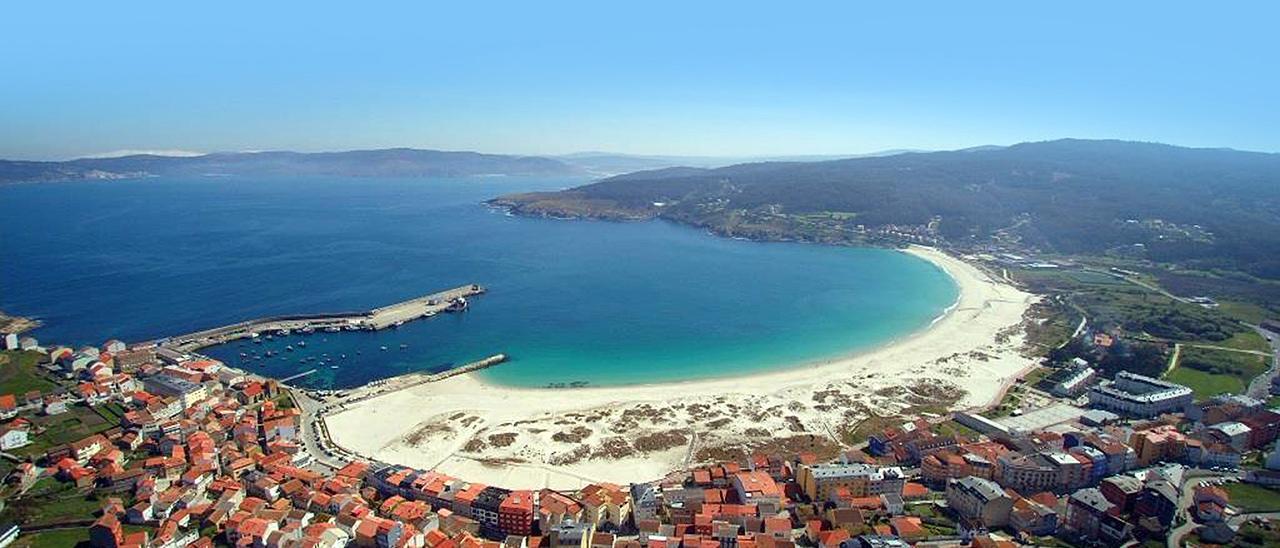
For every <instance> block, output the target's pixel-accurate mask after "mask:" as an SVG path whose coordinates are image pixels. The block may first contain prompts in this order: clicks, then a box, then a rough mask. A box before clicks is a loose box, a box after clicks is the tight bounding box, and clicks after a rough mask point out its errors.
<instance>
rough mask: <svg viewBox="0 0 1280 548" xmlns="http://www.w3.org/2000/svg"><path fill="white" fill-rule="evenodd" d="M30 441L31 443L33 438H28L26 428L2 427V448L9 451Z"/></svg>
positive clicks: (0, 446)
mask: <svg viewBox="0 0 1280 548" xmlns="http://www.w3.org/2000/svg"><path fill="white" fill-rule="evenodd" d="M28 443H31V440H30V439H28V438H27V431H26V430H25V429H22V428H8V427H0V450H3V451H9V450H11V449H17V448H19V447H22V446H24V445H26V444H28Z"/></svg>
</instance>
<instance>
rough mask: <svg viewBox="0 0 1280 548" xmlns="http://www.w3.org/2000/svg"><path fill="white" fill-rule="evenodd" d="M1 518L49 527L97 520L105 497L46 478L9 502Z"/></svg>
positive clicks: (20, 524)
mask: <svg viewBox="0 0 1280 548" xmlns="http://www.w3.org/2000/svg"><path fill="white" fill-rule="evenodd" d="M8 503H9V504H8V507H6V508H5V510H4V512H3V513H0V519H3V520H4V521H9V522H13V523H17V524H18V525H19V526H46V525H56V524H60V523H76V522H83V521H85V520H93V519H96V514H97V513H98V512H99V511H100V510H102V504H103V503H102V500H101V499H99V498H98V496H97V495H95V494H93V493H92V492H91V490H81V489H78V488H76V486H75V484H73V483H70V482H60V481H58V480H55V479H53V478H49V477H46V478H43V479H41V480H40V481H38V482H36V484H35V485H33V486H32V487H31V489H30V490H29V491H27V492H26V493H25V494H24V495H22V496H21V497H19V498H16V499H12V500H9V501H8Z"/></svg>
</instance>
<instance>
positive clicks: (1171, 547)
mask: <svg viewBox="0 0 1280 548" xmlns="http://www.w3.org/2000/svg"><path fill="white" fill-rule="evenodd" d="M1240 478H1241V474H1240V473H1239V472H1225V473H1224V472H1214V471H1212V470H1203V469H1199V468H1188V469H1186V471H1184V472H1183V473H1182V487H1181V488H1180V489H1179V490H1178V511H1177V513H1176V514H1174V522H1175V523H1176V522H1177V521H1178V519H1179V518H1181V519H1183V520H1185V522H1184V523H1183V524H1182V525H1179V526H1178V527H1175V528H1173V529H1172V530H1170V531H1169V537H1168V539H1167V541H1166V542H1167V545H1168V548H1178V547H1179V546H1182V539H1183V538H1184V537H1186V536H1187V535H1189V534H1191V532H1192V531H1194V530H1195V529H1196V527H1199V526H1200V524H1198V523H1196V522H1194V521H1192V520H1191V512H1190V510H1191V504H1192V502H1194V499H1195V491H1196V487H1197V486H1199V485H1200V484H1201V483H1202V482H1204V481H1208V480H1213V479H1234V480H1239V479H1240Z"/></svg>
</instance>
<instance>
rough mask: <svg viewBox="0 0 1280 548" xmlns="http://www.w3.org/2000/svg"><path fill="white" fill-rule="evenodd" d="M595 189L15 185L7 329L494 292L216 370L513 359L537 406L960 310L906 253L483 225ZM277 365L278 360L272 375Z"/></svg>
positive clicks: (4, 194) (357, 374) (835, 346)
mask: <svg viewBox="0 0 1280 548" xmlns="http://www.w3.org/2000/svg"><path fill="white" fill-rule="evenodd" d="M584 182H585V180H577V179H572V178H555V179H534V178H513V177H491V178H461V179H356V178H220V177H202V178H190V179H170V178H151V179H139V180H128V181H92V182H71V183H45V184H29V185H10V186H3V187H0V310H4V311H5V312H8V313H10V314H17V315H24V316H32V317H36V318H39V319H40V320H42V321H43V322H44V325H43V326H42V327H40V328H39V329H38V330H36V331H35V332H34V335H35V336H36V337H38V338H39V339H40V340H41V342H42V343H45V344H66V345H72V344H74V345H82V344H101V343H102V342H104V341H106V340H108V339H112V338H118V339H122V340H125V341H128V342H134V341H141V340H149V339H154V338H159V337H164V336H168V335H176V334H180V333H185V332H189V331H193V330H197V329H202V328H207V327H213V326H217V325H223V324H228V323H232V322H236V321H241V320H246V319H251V318H256V317H261V316H267V315H273V314H286V313H313V312H341V311H350V310H366V309H370V308H374V307H378V306H382V305H386V304H390V303H393V302H397V301H400V300H404V299H406V298H410V297H415V296H419V295H423V294H427V293H432V292H435V291H437V290H442V289H446V288H450V287H454V286H459V285H463V284H467V283H479V284H481V285H484V286H486V287H487V288H488V289H489V292H488V293H487V294H486V295H483V296H481V297H478V298H476V299H475V300H474V301H473V305H472V307H471V309H470V310H468V311H466V312H462V313H455V314H444V315H441V316H438V317H436V318H432V319H427V320H419V321H414V322H411V323H408V324H405V325H404V326H402V327H400V328H398V329H392V330H387V331H381V332H376V333H316V334H312V335H309V336H302V335H294V336H291V337H289V338H288V339H287V340H279V339H277V340H275V341H272V342H270V343H268V344H256V345H255V344H249V343H247V342H246V343H232V344H228V345H223V346H220V347H214V348H209V349H206V350H205V351H204V352H205V353H206V354H208V355H210V356H213V357H216V358H218V359H221V360H223V361H225V362H227V363H228V364H231V365H235V366H241V367H244V368H245V369H248V370H250V371H252V372H255V373H260V374H263V375H268V376H273V377H285V376H289V375H293V374H295V373H298V372H302V371H307V370H311V369H316V373H314V374H312V375H309V376H307V377H304V378H303V379H300V380H298V381H297V384H300V385H304V386H312V387H323V388H341V387H350V386H355V385H360V384H363V383H366V382H368V381H370V380H374V379H379V378H384V377H388V376H393V375H398V374H402V373H406V372H411V371H422V370H431V371H435V370H443V369H448V368H449V367H453V366H456V365H460V364H463V363H467V362H470V361H474V360H478V359H481V358H484V357H486V356H489V355H492V354H497V353H505V354H508V355H509V356H511V361H510V362H508V363H505V364H502V365H499V366H496V367H493V368H490V369H488V370H485V371H484V372H482V373H480V374H481V375H482V376H483V378H485V379H486V380H487V381H489V382H494V383H498V384H504V385H511V386H521V387H542V386H547V385H549V384H570V383H577V384H580V385H589V386H601V385H624V384H643V383H655V382H668V381H681V380H691V379H700V378H708V377H724V376H733V375H742V374H749V373H756V372H764V371H772V370H777V369H780V368H785V367H794V366H797V365H800V364H804V363H808V362H814V361H818V360H823V359H828V358H833V357H838V356H842V355H847V354H850V353H854V352H857V351H860V350H866V349H869V348H871V347H874V346H876V345H880V344H883V343H886V342H888V341H890V340H893V339H895V338H898V337H902V336H905V335H907V334H909V333H911V332H913V331H916V330H919V329H922V328H924V327H926V326H927V325H928V324H929V323H930V322H931V321H932V320H933V319H934V318H936V317H937V316H938V315H939V314H941V313H942V312H943V311H944V310H945V309H946V308H947V307H948V306H950V305H951V303H953V302H954V301H955V299H956V296H957V288H956V287H955V284H954V283H953V281H952V280H951V279H950V278H949V277H948V276H947V275H946V274H945V273H944V272H942V271H941V270H940V269H938V268H937V267H935V266H934V265H932V264H930V263H928V262H926V261H924V260H921V259H918V258H915V257H912V256H909V255H907V254H904V253H899V252H896V251H891V250H884V249H873V248H842V247H827V246H818V245H809V244H793V243H758V242H747V241H739V240H732V239H726V238H719V237H715V236H711V235H708V234H705V233H703V232H702V231H699V230H696V229H692V228H688V227H684V226H677V225H675V224H671V223H667V222H662V221H653V222H643V223H610V222H594V221H562V220H551V219H531V218H522V217H514V216H510V215H507V214H506V213H505V212H503V211H500V210H496V209H493V208H489V207H487V206H485V205H484V204H483V201H484V200H486V199H488V198H491V197H494V196H497V195H500V194H504V193H508V192H519V191H531V190H553V189H559V188H565V187H569V186H575V185H578V184H582V183H584ZM300 341H305V342H306V345H305V346H303V345H299V342H300ZM286 345H293V346H294V350H293V351H292V352H287V351H284V347H285V346H286ZM402 345H403V348H402ZM383 347H385V348H386V349H385V350H383ZM268 349H274V350H276V351H278V352H279V353H280V355H278V356H271V357H263V356H262V355H263V354H264V353H265V351H266V350H268ZM241 354H244V356H241ZM255 355H257V357H255Z"/></svg>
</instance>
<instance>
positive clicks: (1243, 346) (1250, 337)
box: [1205, 329, 1271, 352]
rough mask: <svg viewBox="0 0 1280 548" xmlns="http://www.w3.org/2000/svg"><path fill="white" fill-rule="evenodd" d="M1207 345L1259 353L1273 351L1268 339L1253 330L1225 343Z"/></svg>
mask: <svg viewBox="0 0 1280 548" xmlns="http://www.w3.org/2000/svg"><path fill="white" fill-rule="evenodd" d="M1205 344H1211V345H1214V346H1225V347H1227V348H1237V349H1240V350H1255V351H1259V352H1270V351H1271V344H1269V343H1268V342H1267V340H1266V339H1264V338H1262V335H1259V334H1258V332H1257V331H1254V330H1252V329H1250V330H1248V331H1242V332H1240V333H1236V334H1235V335H1234V336H1232V337H1231V338H1229V339H1227V340H1225V341H1218V342H1207V341H1206V342H1205Z"/></svg>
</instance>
